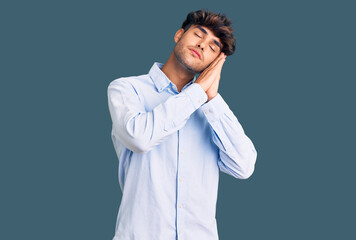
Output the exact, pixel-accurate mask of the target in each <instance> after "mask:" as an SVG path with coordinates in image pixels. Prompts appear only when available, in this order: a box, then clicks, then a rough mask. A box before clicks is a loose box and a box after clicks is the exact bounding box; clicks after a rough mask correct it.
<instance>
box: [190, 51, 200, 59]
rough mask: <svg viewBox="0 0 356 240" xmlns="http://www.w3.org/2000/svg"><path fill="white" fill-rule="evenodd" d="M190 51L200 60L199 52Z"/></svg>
mask: <svg viewBox="0 0 356 240" xmlns="http://www.w3.org/2000/svg"><path fill="white" fill-rule="evenodd" d="M190 51H191V52H192V53H193V54H194V55H195V56H196V57H198V58H199V59H200V54H199V53H198V52H197V51H195V50H194V49H190Z"/></svg>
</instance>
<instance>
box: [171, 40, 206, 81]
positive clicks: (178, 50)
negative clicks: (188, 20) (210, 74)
mask: <svg viewBox="0 0 356 240" xmlns="http://www.w3.org/2000/svg"><path fill="white" fill-rule="evenodd" d="M173 53H174V55H175V57H176V59H177V61H178V62H179V63H180V64H182V65H183V66H184V67H185V68H186V69H187V70H188V71H189V72H191V73H193V74H200V73H201V71H200V70H199V69H195V68H194V67H192V66H191V65H189V64H188V63H187V62H186V61H185V57H184V51H183V46H181V45H180V43H179V41H178V42H177V45H176V47H175V48H174V49H173Z"/></svg>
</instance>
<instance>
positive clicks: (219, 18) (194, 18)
mask: <svg viewBox="0 0 356 240" xmlns="http://www.w3.org/2000/svg"><path fill="white" fill-rule="evenodd" d="M231 24H232V23H231V20H230V19H228V18H227V17H226V15H225V14H217V13H213V12H210V11H209V10H208V9H201V10H197V11H194V12H190V13H188V15H187V18H186V19H185V20H184V22H183V24H182V28H183V29H184V32H186V31H187V30H188V29H189V28H190V26H192V25H200V26H204V27H207V28H208V29H209V30H210V31H212V32H213V33H214V35H215V36H216V37H218V38H219V39H220V41H221V43H222V45H223V47H222V49H221V51H222V52H224V53H225V54H226V55H227V56H230V55H232V54H233V53H234V52H235V48H236V39H235V37H234V35H233V31H234V30H233V28H232V26H231Z"/></svg>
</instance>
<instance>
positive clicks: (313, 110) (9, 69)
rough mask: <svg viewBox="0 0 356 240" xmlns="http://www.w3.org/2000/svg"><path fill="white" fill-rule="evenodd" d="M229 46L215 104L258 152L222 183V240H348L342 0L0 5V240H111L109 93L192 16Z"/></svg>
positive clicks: (351, 21)
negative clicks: (220, 16) (223, 25)
mask: <svg viewBox="0 0 356 240" xmlns="http://www.w3.org/2000/svg"><path fill="white" fill-rule="evenodd" d="M202 8H208V9H209V10H211V11H214V12H218V13H225V14H226V15H227V16H228V17H229V18H230V19H231V20H232V22H233V26H234V28H235V35H236V38H237V49H236V52H235V54H234V55H232V56H230V57H228V58H227V60H226V62H225V64H224V67H223V70H222V75H221V82H220V88H219V93H220V94H221V95H222V96H223V97H224V99H225V101H226V102H227V103H228V105H229V106H230V108H231V109H232V110H233V112H234V113H235V115H236V116H237V118H238V119H239V121H240V123H241V124H242V126H243V128H244V130H245V133H246V134H247V135H248V136H249V137H250V138H251V140H252V141H253V143H254V144H255V147H256V150H257V152H258V157H257V162H256V168H255V172H254V174H253V175H252V176H251V177H250V178H249V179H246V180H238V179H234V178H233V177H231V176H229V175H227V174H224V173H221V174H220V182H219V198H218V204H217V223H218V230H219V236H220V239H221V240H235V239H243V240H253V239H256V240H260V239H274V240H277V239H281V240H285V239H288V240H291V239H298V240H299V239H333V240H334V239H356V238H355V231H354V230H353V228H354V227H355V202H356V201H355V200H356V199H355V190H352V189H354V188H355V173H354V171H355V160H356V159H355V156H354V148H355V137H354V136H355V125H354V124H355V106H354V105H355V79H356V78H355V42H356V41H355V40H356V39H355V6H354V4H353V3H352V1H312V0H310V1H276V0H271V1H224V0H222V1H194V2H193V1H174V2H167V1H145V2H144V1H142V2H137V1H133V2H131V3H129V2H121V1H88V0H86V1H78V0H76V1H75V0H72V1H12V2H10V1H7V2H2V4H1V7H0V9H1V10H0V11H1V12H0V13H1V14H0V20H1V21H0V22H1V23H0V24H1V38H0V41H1V54H0V59H1V73H0V74H1V87H0V104H1V118H0V119H1V125H0V130H1V134H0V140H1V142H0V144H1V145H0V146H1V150H0V159H1V161H0V164H1V166H0V171H1V172H0V182H1V200H0V201H1V205H0V207H1V209H0V221H1V222H0V224H1V231H0V239H6V240H10V239H52V240H56V239H60V240H63V239H93V240H96V239H110V240H111V239H112V237H113V236H114V230H115V222H116V216H117V211H118V208H119V204H120V200H121V190H120V187H119V183H118V178H117V167H118V160H117V156H116V154H115V151H114V147H113V145H112V142H111V137H110V132H111V119H110V115H109V111H108V106H107V92H106V91H107V86H108V84H109V83H110V82H111V81H113V80H114V79H116V78H119V77H122V76H133V75H141V74H146V73H148V71H149V69H150V67H151V66H152V64H153V62H155V61H158V62H162V63H165V62H166V61H167V59H168V57H169V55H170V53H171V51H172V50H173V47H174V45H175V43H174V40H173V36H174V34H175V32H176V31H177V30H178V29H179V28H180V26H181V24H182V22H183V21H184V19H185V17H186V15H187V14H188V12H190V11H194V10H198V9H202Z"/></svg>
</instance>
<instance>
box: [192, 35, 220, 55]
mask: <svg viewBox="0 0 356 240" xmlns="http://www.w3.org/2000/svg"><path fill="white" fill-rule="evenodd" d="M194 34H195V35H197V36H198V37H199V38H201V37H200V36H199V35H198V34H196V33H194ZM210 49H211V50H212V51H213V52H215V51H214V49H213V48H212V47H210Z"/></svg>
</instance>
